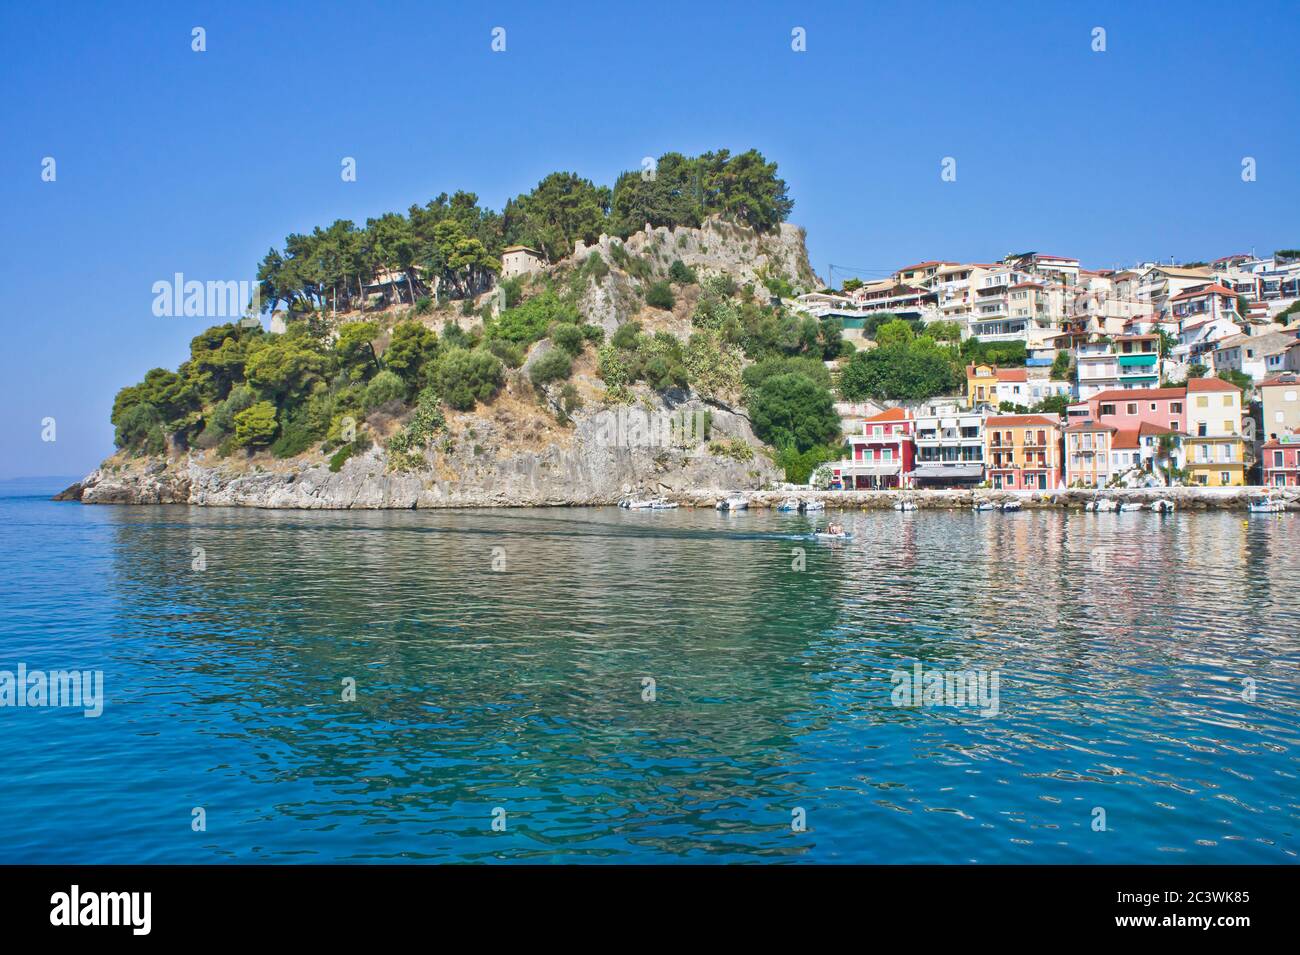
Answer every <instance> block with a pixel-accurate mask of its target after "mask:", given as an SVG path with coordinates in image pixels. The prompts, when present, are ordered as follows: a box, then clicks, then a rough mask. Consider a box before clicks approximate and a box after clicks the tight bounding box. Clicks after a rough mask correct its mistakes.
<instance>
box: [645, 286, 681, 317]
mask: <svg viewBox="0 0 1300 955" xmlns="http://www.w3.org/2000/svg"><path fill="white" fill-rule="evenodd" d="M675 301H676V300H675V299H674V298H673V287H672V286H671V285H669V284H668V283H667V282H655V283H653V284H651V285H650V286H649V287H648V288H647V289H646V290H645V303H646V304H647V305H649V306H650V307H651V308H658V309H663V310H664V311H669V310H671V309H672V307H673V304H674V302H675Z"/></svg>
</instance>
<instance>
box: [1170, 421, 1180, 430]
mask: <svg viewBox="0 0 1300 955" xmlns="http://www.w3.org/2000/svg"><path fill="white" fill-rule="evenodd" d="M1169 430H1170V431H1177V430H1178V422H1177V421H1171V422H1169Z"/></svg>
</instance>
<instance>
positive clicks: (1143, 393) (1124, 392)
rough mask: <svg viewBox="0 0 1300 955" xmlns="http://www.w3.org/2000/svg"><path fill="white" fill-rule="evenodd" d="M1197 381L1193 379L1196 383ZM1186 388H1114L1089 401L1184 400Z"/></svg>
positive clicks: (1099, 393) (1098, 394)
mask: <svg viewBox="0 0 1300 955" xmlns="http://www.w3.org/2000/svg"><path fill="white" fill-rule="evenodd" d="M1195 380H1197V379H1193V381H1195ZM1186 394H1187V389H1186V388H1112V389H1110V390H1109V391H1099V392H1097V394H1095V395H1093V396H1092V397H1091V398H1090V399H1088V400H1089V401H1119V400H1120V399H1121V398H1183V397H1185V396H1186Z"/></svg>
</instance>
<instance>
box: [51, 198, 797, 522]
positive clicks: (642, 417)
mask: <svg viewBox="0 0 1300 955" xmlns="http://www.w3.org/2000/svg"><path fill="white" fill-rule="evenodd" d="M616 246H621V248H619V249H617V250H616V248H615V247H616ZM594 253H600V254H601V257H602V259H603V260H604V261H605V262H606V263H607V264H608V265H609V268H607V269H604V270H602V271H601V272H600V273H599V278H596V277H590V278H589V279H588V280H587V281H586V284H585V286H584V288H583V290H582V291H581V294H580V295H579V296H578V307H579V310H580V311H581V313H582V314H583V317H584V318H585V320H586V321H588V322H590V323H592V324H597V325H600V326H602V327H603V328H604V330H605V333H606V336H607V337H608V336H609V335H612V334H613V333H614V332H615V331H616V330H617V329H618V328H619V326H621V325H623V324H624V323H626V322H628V321H632V320H634V319H635V320H638V321H640V322H642V324H643V325H644V326H645V327H646V328H647V329H649V330H655V331H659V330H664V331H669V332H670V333H672V334H675V335H677V336H679V337H681V338H683V339H685V338H686V337H687V336H688V335H689V334H690V333H691V332H692V331H693V330H694V329H693V328H692V326H691V320H690V314H691V310H692V309H693V307H694V304H695V301H696V299H697V297H698V289H697V288H695V287H691V288H689V289H683V290H681V293H680V294H679V296H678V301H677V302H676V304H675V307H674V308H673V309H672V310H671V311H659V310H656V309H652V308H649V307H648V306H647V305H646V304H645V301H644V291H643V286H644V282H645V278H644V274H642V277H641V279H640V280H638V279H635V278H634V277H633V276H631V275H629V273H628V272H627V271H625V270H624V269H622V268H620V267H619V266H618V262H619V261H622V262H624V263H627V262H628V261H629V259H628V256H632V257H636V258H638V259H639V260H641V265H642V266H643V267H644V266H646V265H648V267H649V274H650V275H652V276H653V277H654V278H656V279H657V278H662V277H664V276H666V275H667V273H668V270H669V267H670V265H671V264H672V262H673V261H675V260H681V261H682V262H683V263H684V264H686V265H688V266H690V267H691V268H693V269H696V270H698V271H699V272H700V274H702V275H703V274H708V273H728V274H730V275H731V276H732V277H733V278H734V279H735V280H736V283H737V285H738V286H744V285H752V286H754V287H756V288H759V289H761V288H762V280H763V278H764V277H765V276H776V277H781V278H783V279H785V280H787V281H789V282H790V283H792V284H793V285H795V286H797V287H800V288H804V289H812V288H816V287H819V285H818V281H817V277H816V276H815V275H814V274H813V271H812V268H811V267H810V265H809V263H808V254H807V251H806V249H805V247H804V231H803V230H802V229H801V228H799V227H797V226H792V225H788V224H786V225H782V226H781V227H780V229H779V230H777V231H774V232H772V233H770V234H766V235H760V234H758V233H756V232H754V231H753V230H752V229H749V228H745V227H743V226H737V225H734V224H732V223H728V222H723V221H720V220H709V221H707V222H706V223H705V224H704V225H703V227H701V228H699V229H690V228H676V229H667V228H659V229H650V228H647V229H646V230H644V231H641V232H637V233H634V234H633V235H631V236H629V237H628V239H627V240H626V241H624V240H620V239H618V238H611V237H609V236H601V237H600V240H599V241H598V242H596V243H593V244H592V245H590V246H587V245H584V244H583V243H579V244H578V247H577V248H576V249H575V252H574V254H573V255H572V256H570V257H569V258H568V259H566V260H564V261H563V262H560V263H557V264H556V265H555V266H554V267H552V268H551V269H549V270H548V272H549V273H550V275H549V276H541V277H535V278H542V279H544V280H546V281H551V280H554V279H561V280H562V279H564V278H565V277H566V276H570V275H573V274H574V271H575V269H577V268H578V267H580V266H582V264H583V263H584V262H586V260H587V259H588V258H589V257H590V256H592V255H593V254H594ZM581 274H583V275H586V271H584V272H583V273H581ZM542 284H545V283H544V282H542V283H538V282H534V283H533V284H532V285H531V286H530V287H531V288H532V289H533V290H534V291H535V290H536V288H538V287H540V286H541V285H542ZM484 300H485V301H486V300H487V299H486V297H485V298H484ZM439 317H440V318H441V316H439ZM339 320H340V321H341V320H344V319H343V318H340V319H339ZM443 320H445V319H443ZM455 320H456V321H458V322H459V323H461V324H462V325H463V326H464V325H467V324H469V323H470V322H472V321H474V319H473V318H467V317H458V318H456V319H455ZM436 321H437V319H433V320H430V322H429V323H430V324H431V325H433V327H435V328H436V327H437V324H436ZM549 347H550V346H549V343H548V342H546V341H545V340H543V341H541V342H538V343H537V344H536V345H534V346H533V349H532V351H531V353H530V355H529V356H528V359H527V361H526V362H525V363H524V365H523V367H522V369H520V370H519V371H518V372H515V373H512V375H511V380H510V382H509V383H508V385H507V387H506V389H505V390H504V391H503V393H502V395H501V396H500V397H498V398H497V399H494V400H493V402H492V403H491V404H489V405H487V406H480V407H479V408H478V409H476V411H475V412H473V413H469V414H466V413H452V414H449V416H448V422H447V424H448V430H447V432H446V433H445V434H440V435H439V436H438V437H437V439H436V440H435V442H434V446H432V447H430V448H429V449H428V451H427V452H426V453H425V455H424V464H423V466H422V467H418V468H415V469H411V470H402V469H398V468H396V467H395V466H394V462H393V461H392V460H390V458H389V456H388V455H387V453H386V452H385V451H384V450H383V445H384V439H385V438H386V437H387V436H389V435H391V433H392V432H393V430H394V429H395V427H396V426H400V424H401V420H400V419H399V420H397V421H387V422H385V423H381V424H377V423H376V422H375V421H374V420H373V419H372V420H370V421H368V422H367V425H368V433H372V434H373V438H374V439H375V440H374V443H373V445H372V446H371V447H370V449H369V450H368V451H366V452H364V453H359V454H356V455H354V456H353V457H351V458H349V459H348V460H347V461H346V462H345V463H344V464H343V465H342V467H341V468H339V469H338V470H336V471H333V470H331V469H330V467H329V461H328V458H327V456H326V455H325V454H324V453H322V452H320V451H313V452H310V453H308V454H305V455H302V456H299V457H297V458H291V459H286V460H281V459H275V458H272V457H271V456H270V455H269V454H267V453H261V454H258V455H255V456H251V457H250V456H248V455H246V454H244V453H243V452H238V453H236V454H234V455H231V456H230V457H229V458H221V457H219V456H218V455H217V454H216V452H214V451H198V450H192V449H188V450H180V451H177V450H175V449H173V450H172V451H171V453H169V454H168V455H166V456H161V457H155V458H140V457H131V456H129V455H126V454H119V455H115V456H114V457H112V458H110V459H109V460H108V461H106V462H104V464H103V465H102V466H101V467H100V468H99V469H98V470H96V471H95V472H93V473H92V474H90V475H88V476H87V477H86V478H85V479H84V480H83V481H81V482H79V483H78V484H75V485H73V486H72V487H71V488H68V489H67V491H65V492H63V494H61V495H60V499H64V500H80V501H82V502H84V503H87V504H128V503H129V504H167V503H186V504H201V505H238V506H251V507H285V508H295V507H303V508H354V507H355V508H409V507H466V506H469V507H473V506H511V505H514V506H538V505H566V504H612V503H614V502H616V501H617V500H619V499H620V498H622V497H627V496H661V495H663V496H667V495H682V494H686V493H688V492H699V493H704V494H706V495H707V494H712V495H714V496H716V495H718V494H721V493H723V492H726V491H730V490H755V489H758V488H760V487H763V486H765V485H771V484H772V483H774V482H776V481H779V480H781V478H782V474H781V472H780V470H779V469H777V468H776V467H775V466H774V465H773V463H772V462H771V460H770V458H769V457H768V455H767V453H766V452H765V449H764V448H763V446H762V442H760V441H759V440H758V439H757V438H756V437H755V436H754V433H753V431H752V430H751V428H750V425H749V421H748V419H747V418H746V416H745V415H744V413H743V412H741V411H739V410H737V409H734V408H732V407H731V406H729V405H728V404H726V403H725V402H723V403H718V402H707V403H706V402H704V401H702V400H701V399H699V398H698V397H697V396H696V395H694V394H692V393H691V392H689V391H688V390H685V389H679V390H678V391H676V392H669V393H666V394H656V393H654V392H653V391H650V390H649V389H648V388H646V387H645V386H643V385H642V386H636V387H634V388H633V389H632V391H633V397H634V399H635V403H634V404H632V405H626V404H624V405H610V404H609V402H608V400H607V396H606V393H605V386H604V383H603V382H602V381H601V380H600V379H599V377H598V376H597V374H596V371H595V363H594V359H593V358H592V356H591V355H590V353H588V355H587V356H585V357H584V358H583V359H582V360H580V361H579V362H578V363H577V364H576V365H575V376H574V379H573V381H574V382H575V383H576V384H577V385H578V387H579V391H580V392H581V394H582V398H583V407H582V408H581V409H579V410H577V411H575V412H572V413H571V421H569V422H567V423H565V424H560V423H559V422H558V420H557V417H562V416H557V415H556V414H555V410H556V409H555V408H554V407H553V406H548V403H547V401H546V400H545V399H543V400H540V401H539V400H538V396H537V394H536V392H535V391H534V390H533V388H532V386H531V385H530V384H529V383H528V370H529V368H530V367H531V366H532V364H533V363H534V362H535V361H536V360H537V359H538V358H539V357H540V355H542V354H544V352H545V350H546V349H548V348H549ZM737 397H738V396H737ZM683 419H689V420H690V421H693V422H695V424H694V427H692V428H688V429H687V434H686V435H685V436H683V435H682V434H677V433H674V434H670V433H669V432H674V431H680V427H679V426H680V423H681V421H682V420H683ZM706 422H707V423H706Z"/></svg>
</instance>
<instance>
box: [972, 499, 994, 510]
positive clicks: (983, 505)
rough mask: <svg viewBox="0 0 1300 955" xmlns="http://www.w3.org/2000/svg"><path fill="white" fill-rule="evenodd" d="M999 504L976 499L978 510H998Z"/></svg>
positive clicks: (976, 508)
mask: <svg viewBox="0 0 1300 955" xmlns="http://www.w3.org/2000/svg"><path fill="white" fill-rule="evenodd" d="M997 509H998V506H997V505H996V504H994V503H993V502H992V501H976V502H975V510H977V511H996V510H997Z"/></svg>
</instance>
